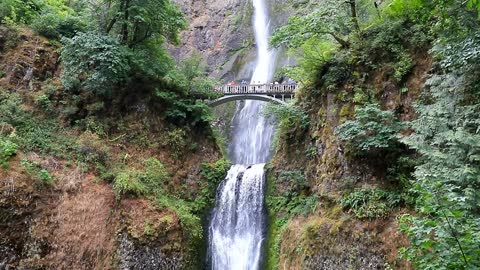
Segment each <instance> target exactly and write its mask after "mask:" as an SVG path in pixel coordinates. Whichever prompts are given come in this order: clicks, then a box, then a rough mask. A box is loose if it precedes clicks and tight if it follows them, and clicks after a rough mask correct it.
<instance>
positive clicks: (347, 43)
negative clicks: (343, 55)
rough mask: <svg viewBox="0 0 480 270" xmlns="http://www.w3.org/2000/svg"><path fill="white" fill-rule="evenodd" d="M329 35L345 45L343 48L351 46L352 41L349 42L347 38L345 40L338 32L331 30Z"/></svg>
mask: <svg viewBox="0 0 480 270" xmlns="http://www.w3.org/2000/svg"><path fill="white" fill-rule="evenodd" d="M328 34H329V35H331V36H332V37H333V38H334V39H335V40H336V41H337V42H338V43H340V45H341V46H342V47H343V48H348V47H350V42H348V41H347V40H344V39H343V38H341V37H339V36H338V35H337V34H335V33H334V32H329V33H328Z"/></svg>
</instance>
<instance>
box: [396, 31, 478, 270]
mask: <svg viewBox="0 0 480 270" xmlns="http://www.w3.org/2000/svg"><path fill="white" fill-rule="evenodd" d="M437 46H438V47H436V48H435V51H436V52H437V53H438V54H439V57H441V58H442V59H443V60H442V66H443V68H444V70H445V71H446V73H445V74H439V75H432V76H431V77H430V78H429V80H428V81H427V86H426V88H427V89H426V90H427V92H426V93H425V95H426V96H425V99H424V100H423V102H422V103H420V104H418V106H417V111H418V113H419V118H418V119H417V120H415V121H413V122H412V128H413V129H414V130H415V133H414V134H412V136H410V137H407V138H405V142H406V143H407V144H408V145H410V146H411V147H412V148H414V149H415V150H417V151H418V152H419V153H420V154H421V156H422V157H421V165H419V166H418V167H417V169H416V172H415V176H416V179H417V181H416V183H415V186H414V189H415V191H416V192H417V193H418V194H420V197H419V198H418V200H417V208H416V209H417V211H418V212H419V214H420V216H410V215H407V216H404V217H403V218H402V224H403V226H402V230H403V231H405V232H406V233H407V234H408V235H409V236H410V238H411V240H412V246H411V247H410V248H408V249H405V251H404V255H405V256H406V257H407V258H409V259H411V260H412V261H414V262H415V263H416V264H418V265H419V266H420V267H422V268H425V267H427V265H428V266H429V267H433V268H435V269H476V268H478V267H480V259H479V258H480V248H479V247H478V243H480V229H479V228H480V214H479V205H480V196H479V194H478V190H479V188H480V182H479V179H480V170H479V168H480V163H479V162H480V159H479V153H480V144H479V143H480V135H479V134H478V133H479V128H478V127H479V126H480V122H479V117H480V106H479V103H478V102H479V101H480V100H479V96H478V93H479V92H478V89H479V85H480V81H479V79H478V78H479V77H478V75H479V73H478V67H479V65H478V63H479V60H480V53H479V51H480V35H479V34H478V33H472V35H471V36H467V37H465V38H461V39H459V40H458V41H453V42H452V43H449V45H447V46H444V45H437Z"/></svg>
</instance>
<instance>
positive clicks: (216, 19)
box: [170, 0, 318, 81]
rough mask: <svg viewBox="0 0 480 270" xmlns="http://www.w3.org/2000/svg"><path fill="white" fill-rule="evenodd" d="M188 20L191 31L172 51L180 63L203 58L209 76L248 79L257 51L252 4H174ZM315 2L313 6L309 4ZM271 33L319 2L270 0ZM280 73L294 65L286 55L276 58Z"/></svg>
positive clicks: (219, 0)
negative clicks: (193, 54) (198, 56)
mask: <svg viewBox="0 0 480 270" xmlns="http://www.w3.org/2000/svg"><path fill="white" fill-rule="evenodd" d="M174 2H175V3H177V4H178V5H179V6H180V7H181V8H182V10H183V12H184V13H185V15H186V16H187V20H188V22H189V26H188V29H186V30H185V31H184V32H183V33H182V35H181V40H182V42H181V44H180V45H179V46H177V47H171V48H170V51H171V52H172V54H173V55H174V57H175V58H176V59H177V60H181V59H184V58H185V57H188V56H189V55H191V54H192V53H194V52H198V53H199V54H200V55H202V57H203V58H204V61H205V64H206V65H207V67H208V72H209V73H210V74H211V75H212V76H214V77H216V78H218V79H222V80H224V81H231V80H242V79H247V80H248V79H249V78H250V77H251V75H252V73H253V69H254V67H255V59H256V50H255V39H254V33H253V26H252V16H253V5H252V1H251V0H200V1H199V0H174ZM310 2H312V3H310ZM267 4H268V6H269V14H270V26H271V29H276V28H277V27H279V26H282V25H284V24H285V23H286V22H287V21H288V18H289V17H290V16H291V15H293V14H301V13H302V12H303V10H305V9H308V8H309V7H311V5H315V4H318V3H316V1H313V0H310V1H299V0H267ZM277 55H278V56H277V69H279V68H280V67H281V66H285V65H288V64H291V62H292V59H290V58H288V57H287V56H286V54H285V53H284V52H283V51H281V50H280V51H279V52H278V54H277Z"/></svg>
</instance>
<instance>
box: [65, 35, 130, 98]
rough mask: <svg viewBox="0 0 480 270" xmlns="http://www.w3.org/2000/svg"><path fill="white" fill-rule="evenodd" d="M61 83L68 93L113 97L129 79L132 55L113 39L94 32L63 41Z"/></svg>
mask: <svg viewBox="0 0 480 270" xmlns="http://www.w3.org/2000/svg"><path fill="white" fill-rule="evenodd" d="M62 41H63V42H64V43H65V46H64V47H63V50H62V54H61V59H62V62H63V65H64V71H63V74H62V83H63V85H64V86H65V88H66V89H67V90H70V91H78V90H85V91H90V92H93V93H95V94H97V95H101V96H110V95H111V94H112V91H113V89H114V88H115V87H117V86H118V83H120V82H124V81H126V80H127V78H128V73H129V71H130V65H129V59H130V52H129V51H128V50H127V49H126V48H125V47H123V46H121V45H120V44H119V42H118V41H117V40H115V39H113V38H111V37H108V36H102V35H99V34H97V33H94V32H89V33H79V34H77V35H76V36H75V37H73V38H71V39H69V38H64V39H62Z"/></svg>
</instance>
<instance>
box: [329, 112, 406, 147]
mask: <svg viewBox="0 0 480 270" xmlns="http://www.w3.org/2000/svg"><path fill="white" fill-rule="evenodd" d="M401 128H402V125H401V124H400V122H399V121H398V119H396V118H395V115H394V113H393V112H391V111H382V110H381V109H380V108H379V107H378V105H367V106H364V107H356V108H355V120H349V121H347V122H345V123H343V124H341V125H340V126H338V127H337V128H336V130H335V134H336V135H338V136H339V138H340V139H341V140H342V141H346V142H349V145H350V146H351V147H353V148H354V150H356V151H358V152H368V151H375V150H379V149H389V148H394V147H395V146H396V144H397V134H398V132H399V131H400V129H401Z"/></svg>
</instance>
